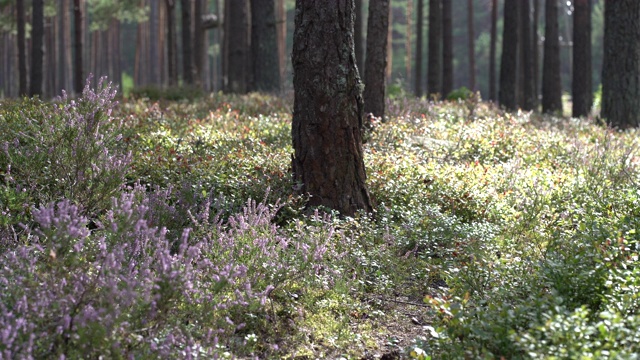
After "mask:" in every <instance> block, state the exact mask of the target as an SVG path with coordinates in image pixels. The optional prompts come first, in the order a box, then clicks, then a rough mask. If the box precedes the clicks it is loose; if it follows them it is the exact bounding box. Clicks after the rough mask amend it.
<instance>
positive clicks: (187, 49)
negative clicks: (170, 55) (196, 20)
mask: <svg viewBox="0 0 640 360" xmlns="http://www.w3.org/2000/svg"><path fill="white" fill-rule="evenodd" d="M180 9H181V13H182V80H183V81H184V85H193V52H192V48H193V46H192V39H193V36H191V0H181V6H180Z"/></svg>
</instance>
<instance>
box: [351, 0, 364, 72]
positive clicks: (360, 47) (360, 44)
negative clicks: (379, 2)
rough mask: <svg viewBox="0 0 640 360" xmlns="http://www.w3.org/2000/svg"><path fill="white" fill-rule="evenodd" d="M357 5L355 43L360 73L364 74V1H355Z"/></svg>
mask: <svg viewBox="0 0 640 360" xmlns="http://www.w3.org/2000/svg"><path fill="white" fill-rule="evenodd" d="M355 4H356V11H355V13H356V15H355V16H356V20H355V30H354V33H353V34H354V38H353V41H354V43H355V51H356V61H357V65H358V72H360V73H361V74H364V36H363V34H362V27H363V26H364V23H363V21H362V19H364V12H363V11H362V0H355Z"/></svg>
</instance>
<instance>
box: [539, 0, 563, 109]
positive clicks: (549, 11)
mask: <svg viewBox="0 0 640 360" xmlns="http://www.w3.org/2000/svg"><path fill="white" fill-rule="evenodd" d="M544 13H545V35H544V57H543V59H542V112H544V113H562V83H561V80H560V38H559V32H558V2H557V0H546V2H545V12H544Z"/></svg>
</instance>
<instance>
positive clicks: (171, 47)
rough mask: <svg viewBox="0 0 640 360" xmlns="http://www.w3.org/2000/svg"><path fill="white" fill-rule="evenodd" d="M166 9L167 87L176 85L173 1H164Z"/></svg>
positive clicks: (176, 69)
mask: <svg viewBox="0 0 640 360" xmlns="http://www.w3.org/2000/svg"><path fill="white" fill-rule="evenodd" d="M165 4H166V9H167V49H168V50H167V65H168V72H169V74H168V75H169V86H176V85H178V67H177V48H178V45H177V41H176V40H177V35H176V25H175V5H176V4H175V0H166V2H165Z"/></svg>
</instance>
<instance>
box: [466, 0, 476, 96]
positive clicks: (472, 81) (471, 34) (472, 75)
mask: <svg viewBox="0 0 640 360" xmlns="http://www.w3.org/2000/svg"><path fill="white" fill-rule="evenodd" d="M467 34H468V38H469V48H468V52H469V89H470V90H471V91H476V31H475V29H474V25H473V0H467Z"/></svg>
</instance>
